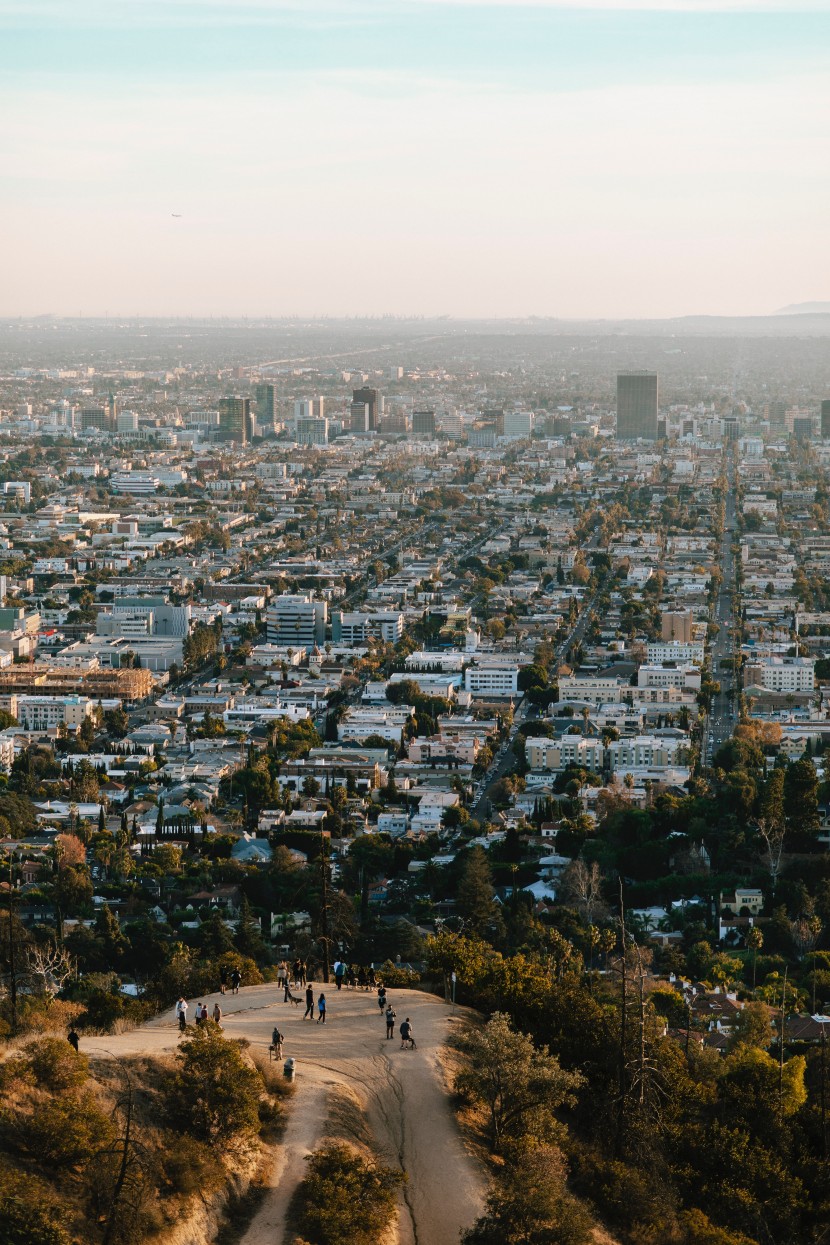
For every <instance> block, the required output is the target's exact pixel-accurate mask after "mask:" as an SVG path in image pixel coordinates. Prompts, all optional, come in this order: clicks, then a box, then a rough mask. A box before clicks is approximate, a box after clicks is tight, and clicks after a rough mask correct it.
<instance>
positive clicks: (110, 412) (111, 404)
mask: <svg viewBox="0 0 830 1245" xmlns="http://www.w3.org/2000/svg"><path fill="white" fill-rule="evenodd" d="M107 425H108V427H109V429H110V432H115V430H116V428H117V426H118V407H117V406H116V404H115V394H114V393H111V394H110V396H109V397H108V398H107Z"/></svg>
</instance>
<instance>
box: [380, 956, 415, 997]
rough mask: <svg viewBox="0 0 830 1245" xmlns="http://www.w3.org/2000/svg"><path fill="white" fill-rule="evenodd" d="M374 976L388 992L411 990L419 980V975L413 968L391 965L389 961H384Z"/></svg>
mask: <svg viewBox="0 0 830 1245" xmlns="http://www.w3.org/2000/svg"><path fill="white" fill-rule="evenodd" d="M376 976H377V979H378V981H382V982H383V984H384V985H385V986H388V987H389V989H390V990H413V989H414V988H415V986H417V984H418V982H419V981H420V980H421V974H420V973H416V971H415V969H414V968H405V967H404V965H402V964H393V963H392V961H391V960H384V962H383V964H381V966H380V968H379V969H378V971H377V974H376Z"/></svg>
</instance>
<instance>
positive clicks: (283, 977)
mask: <svg viewBox="0 0 830 1245" xmlns="http://www.w3.org/2000/svg"><path fill="white" fill-rule="evenodd" d="M287 984H288V965H287V964H286V962H285V960H280V962H279V964H278V965H277V985H278V986H285V985H287Z"/></svg>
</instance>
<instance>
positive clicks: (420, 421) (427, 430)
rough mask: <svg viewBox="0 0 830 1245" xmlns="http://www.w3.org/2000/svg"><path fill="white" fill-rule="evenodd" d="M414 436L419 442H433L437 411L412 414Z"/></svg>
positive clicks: (414, 412)
mask: <svg viewBox="0 0 830 1245" xmlns="http://www.w3.org/2000/svg"><path fill="white" fill-rule="evenodd" d="M412 435H413V437H415V439H416V440H417V441H432V440H433V438H434V437H435V411H413V412H412Z"/></svg>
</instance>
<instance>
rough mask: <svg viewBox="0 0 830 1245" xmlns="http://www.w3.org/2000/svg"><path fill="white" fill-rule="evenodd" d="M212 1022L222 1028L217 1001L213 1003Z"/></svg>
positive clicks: (220, 1011) (220, 1012) (220, 1010)
mask: <svg viewBox="0 0 830 1245" xmlns="http://www.w3.org/2000/svg"><path fill="white" fill-rule="evenodd" d="M213 1023H214V1024H215V1025H218V1026H219V1028H220V1029H221V1028H222V1008H221V1007H220V1006H219V1004H218V1003H214V1004H213Z"/></svg>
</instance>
